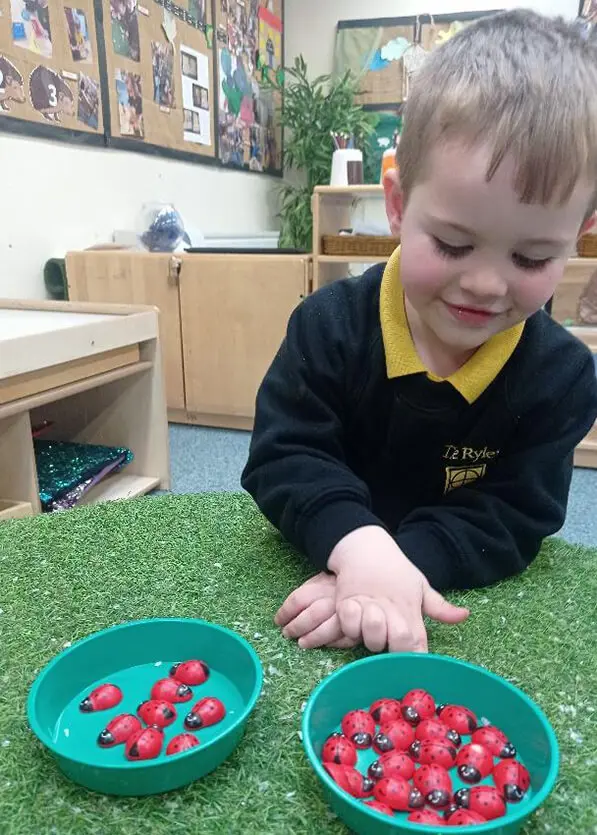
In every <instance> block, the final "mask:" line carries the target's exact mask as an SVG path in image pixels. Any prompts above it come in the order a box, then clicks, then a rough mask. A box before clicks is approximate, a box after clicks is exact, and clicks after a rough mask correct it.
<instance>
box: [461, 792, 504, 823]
mask: <svg viewBox="0 0 597 835" xmlns="http://www.w3.org/2000/svg"><path fill="white" fill-rule="evenodd" d="M454 801H455V803H456V805H457V806H460V807H461V808H463V809H469V810H470V811H471V812H476V813H477V814H478V815H482V817H484V818H485V820H488V821H489V820H493V819H494V818H501V817H502V815H505V814H506V804H505V803H504V800H503V798H502V796H501V794H500V793H499V791H498V790H497V789H494V788H493V786H473V788H472V789H460V790H459V791H457V792H456V794H455V795H454Z"/></svg>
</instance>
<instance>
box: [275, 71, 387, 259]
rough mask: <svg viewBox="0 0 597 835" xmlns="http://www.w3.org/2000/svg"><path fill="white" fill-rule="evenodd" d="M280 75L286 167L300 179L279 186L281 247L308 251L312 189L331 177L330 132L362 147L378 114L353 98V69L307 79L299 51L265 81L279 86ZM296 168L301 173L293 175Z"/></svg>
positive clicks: (310, 245)
mask: <svg viewBox="0 0 597 835" xmlns="http://www.w3.org/2000/svg"><path fill="white" fill-rule="evenodd" d="M282 79H283V105H282V107H281V109H280V115H279V118H280V123H281V124H282V126H283V128H284V166H285V169H286V173H287V174H290V175H291V177H292V178H293V179H297V181H298V182H297V183H296V184H295V183H294V182H285V183H284V185H283V186H282V187H281V194H280V197H281V208H280V218H281V231H280V247H281V248H284V249H286V248H292V249H302V250H307V251H310V250H311V247H312V234H313V216H312V213H311V195H312V194H313V189H314V188H315V186H318V185H325V184H326V183H329V180H330V171H331V166H332V155H333V152H334V143H333V140H332V136H331V134H332V133H344V134H348V135H350V136H353V137H354V139H355V142H356V146H357V147H358V148H363V147H364V144H365V142H366V140H367V138H368V137H369V136H370V134H371V133H373V131H374V128H375V125H376V123H377V119H378V117H377V115H376V114H374V113H368V112H366V111H365V110H363V108H362V107H361V106H360V105H358V104H355V93H356V92H357V89H358V80H357V79H356V78H355V77H354V76H353V75H352V74H351V73H350V72H347V73H345V74H344V75H343V76H342V77H340V78H337V77H334V76H332V75H320V76H319V77H318V78H316V79H314V80H313V81H309V79H308V77H307V65H306V63H305V60H304V58H303V56H302V55H300V56H299V57H298V58H296V60H295V62H294V65H293V66H292V67H286V68H284V71H283V75H282V74H281V73H278V74H277V75H276V79H275V80H274V79H273V78H272V77H271V76H269V75H267V74H266V75H265V77H264V85H265V86H266V87H269V88H270V89H280V86H281V85H280V83H281V81H282ZM294 172H296V174H297V175H298V176H296V177H294V176H293V174H294Z"/></svg>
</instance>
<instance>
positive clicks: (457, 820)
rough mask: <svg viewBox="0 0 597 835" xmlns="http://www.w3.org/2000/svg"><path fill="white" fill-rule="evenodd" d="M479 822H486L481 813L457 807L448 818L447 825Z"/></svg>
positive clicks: (473, 824) (470, 824)
mask: <svg viewBox="0 0 597 835" xmlns="http://www.w3.org/2000/svg"><path fill="white" fill-rule="evenodd" d="M480 823H487V820H486V818H484V817H483V815H479V814H477V812H471V811H470V810H469V809H458V811H456V812H454V814H452V815H450V817H449V818H448V821H447V826H478V825H479V824H480Z"/></svg>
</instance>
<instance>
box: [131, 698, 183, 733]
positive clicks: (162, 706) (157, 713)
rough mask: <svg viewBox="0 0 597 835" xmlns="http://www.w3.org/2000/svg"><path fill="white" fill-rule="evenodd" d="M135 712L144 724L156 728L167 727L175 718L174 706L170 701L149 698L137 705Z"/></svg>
mask: <svg viewBox="0 0 597 835" xmlns="http://www.w3.org/2000/svg"><path fill="white" fill-rule="evenodd" d="M137 714H138V715H139V716H140V717H141V719H142V720H143V721H144V722H145V724H146V725H154V726H155V727H156V728H167V727H168V725H171V724H172V723H173V722H174V720H175V719H176V708H175V707H174V705H173V704H172V703H171V702H165V701H163V700H157V699H150V700H149V701H147V702H143V704H140V705H139V707H138V708H137Z"/></svg>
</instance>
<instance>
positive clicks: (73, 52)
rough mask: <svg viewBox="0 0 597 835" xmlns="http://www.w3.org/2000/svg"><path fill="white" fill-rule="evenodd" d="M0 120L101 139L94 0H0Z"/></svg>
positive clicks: (25, 129)
mask: <svg viewBox="0 0 597 835" xmlns="http://www.w3.org/2000/svg"><path fill="white" fill-rule="evenodd" d="M0 123H1V126H2V128H3V129H5V130H8V131H11V132H16V133H29V134H33V135H37V136H41V137H50V138H52V137H54V138H60V139H67V138H68V139H76V140H78V141H82V142H89V143H98V144H103V143H104V139H105V137H104V124H103V116H102V106H101V88H100V55H99V51H98V44H97V32H96V18H95V11H94V0H51V2H49V0H0Z"/></svg>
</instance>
